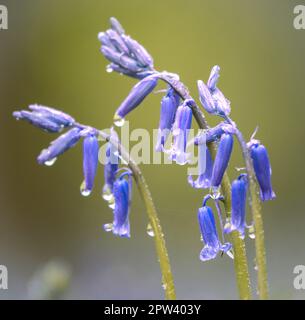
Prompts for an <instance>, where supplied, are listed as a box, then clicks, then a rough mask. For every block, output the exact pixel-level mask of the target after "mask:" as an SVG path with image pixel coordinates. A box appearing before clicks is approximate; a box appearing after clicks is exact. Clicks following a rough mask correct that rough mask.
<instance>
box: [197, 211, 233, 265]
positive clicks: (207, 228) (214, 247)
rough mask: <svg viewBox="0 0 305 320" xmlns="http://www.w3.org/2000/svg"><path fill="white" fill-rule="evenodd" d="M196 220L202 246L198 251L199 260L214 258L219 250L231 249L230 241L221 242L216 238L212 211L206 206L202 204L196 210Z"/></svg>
mask: <svg viewBox="0 0 305 320" xmlns="http://www.w3.org/2000/svg"><path fill="white" fill-rule="evenodd" d="M198 221H199V226H200V231H201V234H202V238H203V241H204V243H205V246H204V248H203V249H202V250H201V252H200V260H201V261H207V260H211V259H214V258H216V256H217V254H218V252H219V251H222V252H227V251H229V250H230V249H231V247H232V245H231V244H230V243H228V242H227V243H225V244H221V242H220V241H219V238H218V233H217V229H216V224H215V219H214V215H213V211H212V209H211V208H210V207H208V206H205V205H204V206H203V207H202V208H200V209H199V211H198Z"/></svg>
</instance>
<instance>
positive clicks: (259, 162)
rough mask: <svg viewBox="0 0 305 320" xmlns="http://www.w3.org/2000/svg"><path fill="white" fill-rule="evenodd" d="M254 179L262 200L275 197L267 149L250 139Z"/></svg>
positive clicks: (249, 146) (249, 145)
mask: <svg viewBox="0 0 305 320" xmlns="http://www.w3.org/2000/svg"><path fill="white" fill-rule="evenodd" d="M248 148H249V150H250V155H251V158H252V162H253V167H254V171H255V175H256V179H257V181H258V184H259V186H260V196H261V199H262V201H268V200H272V199H274V198H275V197H276V195H275V193H274V191H273V190H272V184H271V165H270V160H269V156H268V152H267V149H266V148H265V147H264V146H263V145H262V144H260V142H259V141H258V140H255V139H252V140H251V141H250V142H249V143H248Z"/></svg>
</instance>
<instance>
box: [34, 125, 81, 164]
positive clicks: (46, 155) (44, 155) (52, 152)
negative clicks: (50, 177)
mask: <svg viewBox="0 0 305 320" xmlns="http://www.w3.org/2000/svg"><path fill="white" fill-rule="evenodd" d="M81 131H82V130H81V129H80V128H73V129H70V130H69V131H67V132H66V133H65V134H63V135H61V136H59V137H58V138H57V139H56V140H54V141H52V142H51V144H50V146H49V147H48V148H47V149H44V150H42V152H41V153H40V155H39V156H38V158H37V161H38V163H39V164H45V165H52V164H53V163H54V162H55V161H56V158H57V157H58V156H59V155H61V154H63V153H65V152H66V151H67V150H69V149H71V148H72V147H73V146H75V145H76V144H77V142H78V141H79V139H80V137H81Z"/></svg>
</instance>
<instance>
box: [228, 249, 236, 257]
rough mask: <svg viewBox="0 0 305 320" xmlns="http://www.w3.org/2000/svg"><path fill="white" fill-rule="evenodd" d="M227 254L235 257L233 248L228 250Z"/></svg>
mask: <svg viewBox="0 0 305 320" xmlns="http://www.w3.org/2000/svg"><path fill="white" fill-rule="evenodd" d="M226 253H227V255H228V256H229V257H230V258H231V259H234V253H233V250H232V249H231V250H228V251H227V252H226Z"/></svg>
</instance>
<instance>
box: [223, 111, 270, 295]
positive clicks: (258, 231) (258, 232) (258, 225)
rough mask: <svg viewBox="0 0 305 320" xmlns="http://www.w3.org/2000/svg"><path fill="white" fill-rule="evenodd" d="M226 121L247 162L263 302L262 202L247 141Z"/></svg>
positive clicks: (264, 259)
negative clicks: (234, 131)
mask: <svg viewBox="0 0 305 320" xmlns="http://www.w3.org/2000/svg"><path fill="white" fill-rule="evenodd" d="M226 120H227V121H228V122H229V123H230V124H231V125H232V126H234V128H235V130H236V133H235V135H236V137H237V140H238V141H239V144H240V147H241V149H242V153H243V158H244V160H245V165H246V170H247V174H248V181H249V191H250V207H251V210H252V216H253V221H254V228H255V251H256V265H257V277H258V294H259V298H260V299H262V300H265V299H268V277H267V264H266V250H265V240H264V226H263V218H262V214H261V212H262V208H261V200H260V197H259V189H258V185H257V182H256V178H255V173H254V169H253V164H252V160H251V157H250V152H249V150H248V147H247V144H246V142H245V139H244V138H243V135H242V133H241V132H240V131H239V130H238V128H237V127H236V125H235V123H234V122H233V121H232V120H231V119H230V118H229V117H227V118H226Z"/></svg>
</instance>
